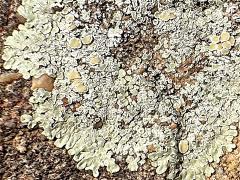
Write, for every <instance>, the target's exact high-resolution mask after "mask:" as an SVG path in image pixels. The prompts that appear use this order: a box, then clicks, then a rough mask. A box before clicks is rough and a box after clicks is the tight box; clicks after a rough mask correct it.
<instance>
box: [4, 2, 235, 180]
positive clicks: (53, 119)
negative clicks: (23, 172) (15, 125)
mask: <svg viewBox="0 0 240 180" xmlns="http://www.w3.org/2000/svg"><path fill="white" fill-rule="evenodd" d="M239 6H240V4H239V3H237V2H231V1H227V0H225V1H223V0H222V1H220V0H212V1H210V0H209V1H207V0H182V1H181V0H179V1H174V0H162V1H158V0H125V1H124V0H23V1H22V5H21V6H20V7H19V8H18V13H19V14H20V15H21V16H23V17H24V18H25V19H26V22H25V23H24V24H21V25H19V26H18V30H15V31H14V32H13V33H12V35H11V36H9V37H7V38H6V41H5V47H4V54H3V56H2V58H3V59H4V60H5V64H4V67H5V68H6V69H17V70H19V72H20V73H22V74H23V77H24V78H25V79H29V78H33V85H32V90H33V95H32V97H31V99H30V102H31V103H32V105H33V109H34V111H33V114H25V115H23V116H22V122H23V123H27V124H28V126H29V128H31V127H34V126H35V125H39V126H40V127H42V128H43V129H44V131H43V133H44V135H45V136H47V137H48V138H49V139H53V140H54V141H55V145H56V146H58V147H64V148H66V149H67V150H68V152H69V154H71V155H73V158H74V160H75V161H77V162H78V165H77V166H78V168H79V169H85V170H92V172H93V175H94V176H95V177H97V176H98V175H99V168H100V167H106V169H107V171H109V172H111V173H116V172H118V171H119V169H120V167H119V165H118V162H120V161H125V162H127V164H128V169H129V170H131V171H136V170H137V169H138V167H139V166H141V165H143V164H144V163H145V162H146V161H147V160H148V161H150V162H151V165H152V166H154V167H156V173H158V174H163V173H166V174H167V178H168V179H176V178H180V179H186V180H189V179H198V180H200V179H205V177H208V176H210V175H211V174H212V173H213V172H214V169H213V167H212V163H217V162H219V160H220V157H221V156H222V155H223V154H224V153H225V152H228V151H232V149H233V148H234V147H235V145H234V144H233V143H232V140H233V138H234V137H235V136H236V135H237V132H238V131H237V130H238V126H239V122H240V121H239V113H240V112H239V105H240V104H239V103H240V98H239V95H240V58H239V54H240V52H239V50H240V29H239V28H238V25H239V23H240V9H239Z"/></svg>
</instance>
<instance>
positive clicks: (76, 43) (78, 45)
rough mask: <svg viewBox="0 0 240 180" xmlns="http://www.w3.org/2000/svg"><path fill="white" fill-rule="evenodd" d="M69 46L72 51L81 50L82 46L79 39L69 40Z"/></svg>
mask: <svg viewBox="0 0 240 180" xmlns="http://www.w3.org/2000/svg"><path fill="white" fill-rule="evenodd" d="M69 46H70V47H71V48H73V49H76V48H81V46H82V43H81V40H80V39H79V38H75V37H74V38H72V39H70V41H69Z"/></svg>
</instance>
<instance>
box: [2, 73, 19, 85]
mask: <svg viewBox="0 0 240 180" xmlns="http://www.w3.org/2000/svg"><path fill="white" fill-rule="evenodd" d="M21 78H22V74H20V73H5V74H1V75H0V83H1V84H10V83H12V82H13V81H16V80H19V79H21Z"/></svg>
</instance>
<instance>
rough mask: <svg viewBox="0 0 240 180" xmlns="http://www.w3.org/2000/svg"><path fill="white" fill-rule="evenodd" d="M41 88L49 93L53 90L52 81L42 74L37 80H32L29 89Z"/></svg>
mask: <svg viewBox="0 0 240 180" xmlns="http://www.w3.org/2000/svg"><path fill="white" fill-rule="evenodd" d="M38 88H43V89H45V90H46V91H49V92H51V91H52V90H53V88H54V79H53V78H52V77H50V76H48V75H47V74H43V75H42V76H40V77H39V78H33V80H32V87H31V89H32V90H34V89H38Z"/></svg>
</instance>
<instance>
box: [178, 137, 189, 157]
mask: <svg viewBox="0 0 240 180" xmlns="http://www.w3.org/2000/svg"><path fill="white" fill-rule="evenodd" d="M188 148H189V142H188V140H181V141H180V142H179V144H178V149H179V151H180V153H182V154H185V153H186V152H187V151H188Z"/></svg>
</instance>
